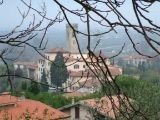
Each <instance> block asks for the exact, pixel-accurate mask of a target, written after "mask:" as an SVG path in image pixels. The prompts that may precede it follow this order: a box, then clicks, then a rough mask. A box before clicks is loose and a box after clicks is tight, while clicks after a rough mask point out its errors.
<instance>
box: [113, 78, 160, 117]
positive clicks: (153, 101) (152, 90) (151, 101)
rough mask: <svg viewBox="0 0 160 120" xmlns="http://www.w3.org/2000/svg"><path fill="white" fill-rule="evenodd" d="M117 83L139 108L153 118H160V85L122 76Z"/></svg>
mask: <svg viewBox="0 0 160 120" xmlns="http://www.w3.org/2000/svg"><path fill="white" fill-rule="evenodd" d="M116 82H117V84H118V85H119V86H120V88H121V89H122V91H123V92H124V93H126V94H127V95H128V96H129V97H130V98H132V99H133V100H134V101H135V102H134V106H135V108H136V109H137V110H140V111H141V112H142V113H145V115H146V116H147V117H148V118H149V119H151V120H156V119H160V115H159V110H160V103H159V101H160V86H159V85H155V84H153V83H152V82H150V81H146V80H138V79H135V78H132V77H124V76H120V77H118V78H117V81H116Z"/></svg>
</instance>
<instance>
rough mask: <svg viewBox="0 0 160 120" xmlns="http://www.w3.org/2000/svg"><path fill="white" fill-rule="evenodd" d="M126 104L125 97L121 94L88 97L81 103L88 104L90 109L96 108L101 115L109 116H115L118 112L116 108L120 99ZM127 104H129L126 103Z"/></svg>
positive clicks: (119, 103)
mask: <svg viewBox="0 0 160 120" xmlns="http://www.w3.org/2000/svg"><path fill="white" fill-rule="evenodd" d="M119 98H120V99H121V100H123V101H124V102H125V104H126V105H127V104H128V101H127V98H125V97H124V96H122V95H119V96H111V97H107V96H105V97H102V98H100V99H98V100H97V99H88V100H82V101H81V104H83V105H85V106H88V107H90V108H92V109H96V110H97V112H99V113H101V114H102V115H105V116H109V117H111V118H113V119H114V118H115V114H118V109H120V107H121V102H120V101H121V100H120V99H119ZM130 100H131V99H130ZM128 105H129V104H128Z"/></svg>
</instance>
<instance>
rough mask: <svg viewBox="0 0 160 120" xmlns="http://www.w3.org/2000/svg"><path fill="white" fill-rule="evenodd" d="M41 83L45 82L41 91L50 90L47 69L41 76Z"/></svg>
mask: <svg viewBox="0 0 160 120" xmlns="http://www.w3.org/2000/svg"><path fill="white" fill-rule="evenodd" d="M41 83H44V84H45V85H44V84H41V91H42V92H48V89H49V87H48V82H47V77H46V73H45V71H44V70H43V74H42V77H41Z"/></svg>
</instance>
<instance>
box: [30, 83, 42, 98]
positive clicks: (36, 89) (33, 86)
mask: <svg viewBox="0 0 160 120" xmlns="http://www.w3.org/2000/svg"><path fill="white" fill-rule="evenodd" d="M28 91H29V92H31V93H33V94H35V95H36V94H38V93H39V92H40V87H39V84H38V83H36V82H34V81H32V82H31V85H30V87H29V88H28Z"/></svg>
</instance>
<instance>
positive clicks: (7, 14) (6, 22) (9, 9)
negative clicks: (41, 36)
mask: <svg viewBox="0 0 160 120" xmlns="http://www.w3.org/2000/svg"><path fill="white" fill-rule="evenodd" d="M24 1H27V0H24ZM43 1H45V2H46V6H47V12H48V16H49V17H54V16H55V15H56V13H57V10H58V9H59V7H58V6H57V5H56V4H54V2H53V1H52V0H33V4H32V5H33V6H34V7H36V8H40V6H41V5H42V2H43ZM59 1H62V3H63V4H64V5H66V6H68V7H71V8H77V7H78V5H77V4H74V2H73V0H59ZM158 6H159V4H158V5H156V4H155V5H153V6H152V8H151V11H152V14H150V15H151V16H150V17H152V18H153V20H154V21H155V23H156V24H160V21H159V20H160V15H159V14H160V13H159V11H158V8H159V7H158ZM17 7H19V8H20V10H22V11H25V10H26V7H25V6H24V5H23V3H22V2H21V1H20V0H4V4H2V5H1V6H0V29H1V30H2V31H3V30H6V29H11V28H13V27H14V26H16V25H17V24H18V23H19V22H20V18H21V17H20V14H19V12H18V10H17ZM102 7H103V6H102ZM104 9H105V8H104ZM120 11H121V12H122V14H123V15H125V16H126V17H127V19H128V20H130V21H131V22H136V19H135V16H134V13H133V11H132V6H131V0H127V2H126V4H125V5H124V6H123V8H120ZM31 18H32V15H30V16H29V17H28V19H27V20H26V24H24V26H25V25H27V21H30V20H31ZM69 18H70V20H71V21H72V22H73V23H80V21H79V20H78V19H77V18H76V17H74V16H72V15H70V17H69ZM37 19H38V16H37ZM111 19H112V20H114V16H111ZM64 25H65V24H64V23H62V24H60V27H59V29H61V26H64ZM79 26H81V27H82V25H81V24H80V25H79ZM62 29H64V28H62Z"/></svg>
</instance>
